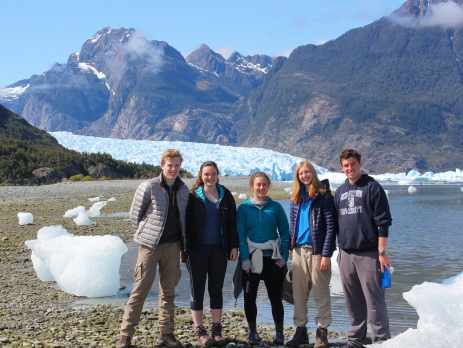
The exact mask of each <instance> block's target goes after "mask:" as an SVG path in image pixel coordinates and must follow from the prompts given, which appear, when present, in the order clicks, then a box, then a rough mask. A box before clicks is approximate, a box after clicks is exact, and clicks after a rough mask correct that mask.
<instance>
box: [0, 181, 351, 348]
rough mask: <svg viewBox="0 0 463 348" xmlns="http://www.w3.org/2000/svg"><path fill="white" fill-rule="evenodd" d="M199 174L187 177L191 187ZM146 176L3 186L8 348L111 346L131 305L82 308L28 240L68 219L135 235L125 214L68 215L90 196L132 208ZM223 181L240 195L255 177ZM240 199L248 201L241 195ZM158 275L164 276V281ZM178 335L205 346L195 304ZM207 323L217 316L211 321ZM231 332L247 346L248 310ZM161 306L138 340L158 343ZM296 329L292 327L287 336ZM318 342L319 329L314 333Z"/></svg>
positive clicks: (2, 328) (0, 264) (94, 230)
mask: <svg viewBox="0 0 463 348" xmlns="http://www.w3.org/2000/svg"><path fill="white" fill-rule="evenodd" d="M194 180H195V179H186V180H185V181H186V183H187V185H188V186H191V185H192V184H193V182H194ZM141 182H142V180H112V181H89V182H63V183H59V184H54V185H48V186H0V239H1V244H0V248H1V252H0V291H1V296H0V346H5V347H111V346H115V342H116V340H117V338H118V334H119V326H120V320H121V317H122V314H123V307H116V306H112V305H95V306H87V307H85V308H82V306H76V302H77V301H78V300H79V299H81V298H80V297H77V296H74V295H70V294H67V293H65V292H63V291H62V290H60V289H59V287H58V286H57V285H56V283H53V282H42V281H41V280H40V279H39V278H38V277H37V276H36V274H35V271H34V268H33V266H32V262H31V259H30V254H31V251H30V250H29V249H28V248H27V247H26V245H25V244H24V242H25V241H26V240H30V239H36V238H37V231H38V230H39V229H40V228H42V227H44V226H52V225H62V226H63V227H64V228H66V229H67V230H68V231H69V233H72V234H74V235H79V236H94V235H106V234H110V235H114V236H118V237H120V238H121V239H122V240H123V241H124V242H129V241H130V240H131V239H132V237H133V229H132V226H131V224H130V222H129V221H128V220H127V218H125V217H117V216H115V217H112V218H110V219H109V218H96V219H94V220H95V222H96V225H92V226H78V225H76V224H75V223H74V221H73V220H72V219H69V218H63V215H64V213H65V212H66V211H67V210H69V209H72V208H75V207H77V206H79V205H83V206H85V208H86V209H88V208H89V207H90V206H91V205H92V204H93V203H92V202H90V201H89V198H93V197H97V196H99V197H101V200H107V199H109V198H112V197H114V198H116V200H115V201H114V202H111V204H107V205H106V206H105V207H104V208H103V209H102V210H101V213H106V214H111V213H118V212H127V211H129V209H130V204H131V201H132V198H133V194H134V192H135V189H136V188H137V186H138V185H139V184H140V183H141ZM220 182H221V183H222V184H224V185H225V186H226V187H228V188H229V189H230V190H231V191H232V192H237V195H236V196H235V197H238V195H239V194H241V193H246V194H247V195H248V197H249V196H250V193H251V191H250V190H249V185H248V184H249V178H248V177H221V178H220ZM290 187H291V184H290V183H285V182H272V189H271V191H270V196H271V197H272V198H274V199H288V198H289V194H288V192H287V191H285V189H286V188H290ZM237 202H240V200H239V199H237ZM18 212H29V213H32V214H33V216H34V222H33V224H31V225H19V222H18V217H17V214H18ZM156 281H157V280H156ZM175 320H176V332H175V334H176V336H177V337H178V339H179V340H180V341H181V342H182V343H183V344H184V345H185V346H186V347H189V346H194V345H197V344H198V342H197V341H196V338H195V336H194V330H193V325H192V323H193V321H192V319H191V316H190V313H189V309H188V308H183V307H178V308H177V315H176V318H175ZM205 323H206V325H210V321H208V320H206V322H205ZM223 326H224V336H225V337H226V338H227V339H228V342H229V346H230V347H232V346H233V347H235V346H236V347H244V346H246V343H245V342H246V339H247V326H246V320H245V317H244V313H243V312H242V311H229V312H226V313H224V320H223ZM258 331H259V333H260V335H261V338H262V342H261V344H260V345H263V346H274V344H273V343H272V340H273V337H274V331H273V327H272V326H271V325H267V324H265V325H262V326H260V327H259V329H258ZM158 333H159V331H158V322H157V310H156V309H146V310H144V312H143V316H142V320H141V322H140V325H139V327H138V330H137V332H136V334H135V336H134V338H133V342H132V344H133V346H136V347H152V346H156V345H158V344H159V343H158V342H157V335H158ZM292 333H293V329H292V327H291V326H286V327H285V337H286V339H288V338H289V337H290V336H291V335H292ZM311 337H312V339H311V340H310V342H311V344H310V345H308V347H312V346H313V343H314V339H313V337H314V333H311ZM329 339H330V346H331V347H338V346H341V345H342V343H345V342H346V336H345V333H331V334H330V338H329Z"/></svg>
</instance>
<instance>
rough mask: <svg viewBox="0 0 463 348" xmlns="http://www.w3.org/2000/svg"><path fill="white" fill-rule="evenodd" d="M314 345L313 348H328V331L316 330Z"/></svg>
mask: <svg viewBox="0 0 463 348" xmlns="http://www.w3.org/2000/svg"><path fill="white" fill-rule="evenodd" d="M315 339H316V341H315V345H314V346H313V347H314V348H327V347H328V329H324V328H321V327H319V328H317V333H316V334H315Z"/></svg>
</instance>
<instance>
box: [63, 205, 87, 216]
mask: <svg viewBox="0 0 463 348" xmlns="http://www.w3.org/2000/svg"><path fill="white" fill-rule="evenodd" d="M81 211H84V212H85V211H86V210H85V207H84V206H83V205H79V206H78V207H76V208H72V209H69V210H67V211H66V212H65V213H64V215H63V217H65V218H76V217H78V216H79V213H80V212H81Z"/></svg>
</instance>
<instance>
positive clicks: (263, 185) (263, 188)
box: [251, 176, 270, 201]
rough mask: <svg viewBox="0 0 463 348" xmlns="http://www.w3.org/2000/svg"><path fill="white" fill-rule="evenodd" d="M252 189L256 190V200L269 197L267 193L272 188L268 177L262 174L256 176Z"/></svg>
mask: <svg viewBox="0 0 463 348" xmlns="http://www.w3.org/2000/svg"><path fill="white" fill-rule="evenodd" d="M251 189H252V190H253V191H254V196H253V198H254V199H255V200H256V201H265V200H266V199H267V193H268V191H269V190H270V183H269V181H268V180H267V178H265V177H262V176H260V177H257V178H254V181H253V183H252V184H251Z"/></svg>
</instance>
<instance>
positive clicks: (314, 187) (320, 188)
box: [291, 160, 326, 204]
mask: <svg viewBox="0 0 463 348" xmlns="http://www.w3.org/2000/svg"><path fill="white" fill-rule="evenodd" d="M303 166H307V168H309V170H310V173H311V174H312V183H311V184H310V187H309V196H310V197H312V198H314V197H315V195H316V194H317V192H320V193H321V194H322V195H324V194H325V192H326V186H325V184H324V183H322V182H321V181H320V179H318V175H317V172H316V171H315V168H314V166H313V165H312V163H310V162H309V161H307V160H305V161H302V162H299V163H298V165H297V166H296V169H295V170H294V182H293V191H292V193H291V200H292V201H293V202H294V203H296V204H300V203H301V202H302V198H301V193H300V191H301V187H304V186H305V185H304V184H303V183H302V182H301V181H300V180H299V170H300V169H301V168H302V167H303ZM304 191H305V189H304Z"/></svg>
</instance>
